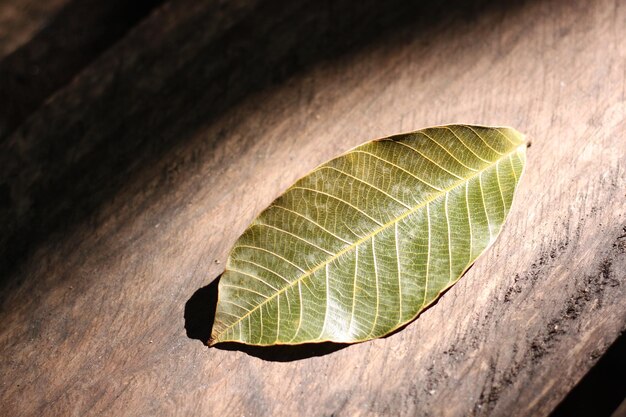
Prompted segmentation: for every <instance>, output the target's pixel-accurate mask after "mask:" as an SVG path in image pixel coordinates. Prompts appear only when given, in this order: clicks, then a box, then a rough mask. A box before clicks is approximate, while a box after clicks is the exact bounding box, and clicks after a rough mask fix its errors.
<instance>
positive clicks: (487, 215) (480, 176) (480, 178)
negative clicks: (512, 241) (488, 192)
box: [478, 172, 493, 242]
mask: <svg viewBox="0 0 626 417" xmlns="http://www.w3.org/2000/svg"><path fill="white" fill-rule="evenodd" d="M482 178H483V173H482V172H481V173H480V175H479V176H478V189H479V190H480V198H481V200H482V202H483V209H484V210H485V218H486V219H487V230H489V241H490V242H491V241H492V240H493V236H492V234H491V222H490V221H489V213H488V212H487V205H486V204H485V194H483V184H482Z"/></svg>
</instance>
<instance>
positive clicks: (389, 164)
mask: <svg viewBox="0 0 626 417" xmlns="http://www.w3.org/2000/svg"><path fill="white" fill-rule="evenodd" d="M525 158H526V145H525V143H524V137H523V135H522V134H520V133H519V132H517V131H515V130H514V129H511V128H489V127H482V126H466V125H450V126H442V127H435V128H429V129H424V130H420V131H417V132H413V133H408V134H402V135H398V136H392V137H389V138H384V139H378V140H374V141H372V142H368V143H365V144H363V145H361V146H359V147H357V148H354V149H353V150H351V151H349V152H348V153H346V154H344V155H342V156H339V157H338V158H336V159H333V160H331V161H329V162H327V163H325V164H323V165H321V166H319V167H318V168H316V169H315V170H313V171H312V172H311V173H309V174H308V175H307V176H305V177H304V178H302V179H300V180H299V181H298V182H296V183H295V184H294V185H293V186H292V187H290V188H289V189H288V190H287V191H286V192H285V193H284V194H283V195H282V196H281V197H279V198H278V199H276V200H275V201H274V202H273V203H272V204H271V205H270V206H269V207H268V208H267V209H266V210H265V211H263V213H261V214H260V215H259V216H258V217H257V219H256V220H254V222H253V223H252V224H251V225H250V226H249V227H248V229H247V230H246V231H245V232H244V234H243V235H242V236H241V237H240V238H239V240H238V241H237V242H236V244H235V246H234V247H233V249H232V251H231V253H230V256H229V258H228V261H227V264H226V271H225V272H224V274H223V276H222V278H221V280H220V283H219V290H218V291H219V293H218V294H219V295H218V304H217V311H216V317H215V322H214V325H213V331H212V336H211V344H215V343H220V342H241V343H246V344H252V345H273V344H300V343H310V342H323V341H333V342H348V343H349V342H361V341H364V340H369V339H373V338H377V337H381V336H384V335H386V334H388V333H390V332H392V331H393V330H395V329H397V328H399V327H400V326H402V325H404V324H406V323H407V322H409V321H411V320H413V319H414V318H415V317H416V316H417V315H418V314H419V313H420V312H421V311H422V310H424V309H425V308H426V307H427V306H428V305H430V304H431V303H433V301H435V300H436V299H437V298H438V297H439V295H440V294H441V293H442V292H443V291H445V290H446V289H447V288H449V287H450V286H451V285H453V284H454V283H455V282H456V281H458V279H459V278H460V277H461V276H462V275H463V273H464V272H465V271H466V270H467V268H469V266H470V265H471V264H472V263H473V262H474V261H475V260H476V258H477V257H478V256H479V255H480V254H481V253H482V252H484V251H485V249H486V248H488V247H489V246H490V245H491V244H492V243H493V242H494V240H495V239H496V237H497V236H498V234H499V233H500V229H501V228H502V225H503V223H504V221H505V219H506V217H507V214H508V212H509V209H510V207H511V202H512V201H513V194H514V192H515V188H516V186H517V183H518V181H519V178H520V176H521V175H522V172H523V170H524V163H525Z"/></svg>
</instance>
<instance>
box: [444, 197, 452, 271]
mask: <svg viewBox="0 0 626 417" xmlns="http://www.w3.org/2000/svg"><path fill="white" fill-rule="evenodd" d="M448 195H449V194H448V193H446V201H445V202H444V208H445V213H446V226H447V228H448V266H449V267H450V276H449V278H448V283H449V282H450V281H452V239H451V238H450V217H449V216H448Z"/></svg>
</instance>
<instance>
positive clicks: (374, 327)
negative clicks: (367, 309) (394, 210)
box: [365, 235, 380, 339]
mask: <svg viewBox="0 0 626 417" xmlns="http://www.w3.org/2000/svg"><path fill="white" fill-rule="evenodd" d="M375 236H376V235H372V259H373V260H374V279H375V282H376V284H375V287H376V311H375V312H374V323H372V330H370V332H369V334H368V335H367V336H366V337H365V339H369V338H370V337H371V336H372V334H374V331H375V330H376V322H377V321H378V310H379V309H380V294H379V289H378V263H377V262H376V249H375V245H374V237H375Z"/></svg>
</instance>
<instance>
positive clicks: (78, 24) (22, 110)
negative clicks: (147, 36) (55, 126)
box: [0, 0, 163, 141]
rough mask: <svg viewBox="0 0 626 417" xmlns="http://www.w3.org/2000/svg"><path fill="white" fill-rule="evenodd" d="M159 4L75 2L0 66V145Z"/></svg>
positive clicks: (143, 0) (142, 0)
mask: <svg viewBox="0 0 626 417" xmlns="http://www.w3.org/2000/svg"><path fill="white" fill-rule="evenodd" d="M162 2H163V0H133V1H127V0H108V1H107V0H74V1H72V2H70V3H69V4H67V5H66V6H65V7H64V8H63V9H62V10H61V11H60V12H59V13H58V14H57V15H56V16H55V17H54V19H53V20H52V21H51V22H50V23H49V24H48V25H47V26H46V27H45V28H44V29H43V30H42V31H41V32H39V33H38V34H37V35H35V36H34V37H33V38H32V39H31V40H30V41H29V42H28V43H26V44H25V45H23V46H22V47H20V48H18V49H17V50H16V51H14V52H13V53H11V54H10V55H8V56H7V57H5V58H4V59H3V60H2V61H1V62H0V103H4V105H3V106H1V107H0V141H2V139H3V138H5V137H6V136H7V135H8V134H9V133H10V132H11V131H12V130H13V129H15V128H16V127H17V126H19V125H20V124H21V123H22V122H23V121H24V120H25V119H26V118H27V117H28V116H29V115H30V114H31V113H32V112H33V111H35V110H36V109H37V108H38V107H39V106H40V105H41V104H42V103H43V102H44V100H45V99H46V98H47V97H49V96H50V95H51V94H52V93H54V92H55V91H56V90H58V89H59V88H60V87H62V86H64V85H65V84H67V83H68V82H69V81H70V80H71V79H72V77H73V76H74V75H76V74H77V73H78V72H80V70H81V69H82V68H84V67H85V66H86V65H88V64H89V63H90V62H91V61H93V60H94V59H95V58H96V57H98V56H99V55H100V54H101V53H102V52H103V51H104V50H105V49H106V48H108V47H109V46H111V45H112V44H113V43H114V42H116V41H117V40H118V39H120V38H121V37H123V36H124V34H125V33H126V32H127V31H128V30H129V29H130V28H132V27H133V26H134V25H135V24H136V23H137V22H138V21H139V20H141V19H142V18H143V17H145V16H146V15H147V14H148V13H149V12H150V11H151V10H152V9H153V8H154V7H155V6H157V5H159V4H160V3H162Z"/></svg>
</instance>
